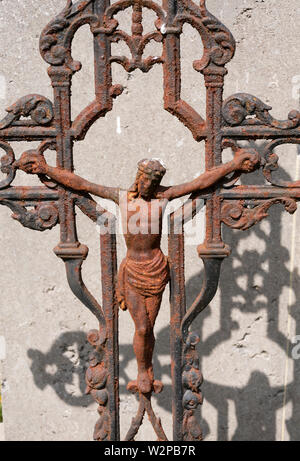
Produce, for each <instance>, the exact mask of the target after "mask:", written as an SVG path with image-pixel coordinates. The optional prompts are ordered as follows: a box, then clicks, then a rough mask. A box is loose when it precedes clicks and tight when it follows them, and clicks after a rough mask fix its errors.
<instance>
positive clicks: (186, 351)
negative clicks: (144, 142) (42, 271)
mask: <svg viewBox="0 0 300 461" xmlns="http://www.w3.org/2000/svg"><path fill="white" fill-rule="evenodd" d="M127 8H130V9H131V11H132V27H131V35H128V33H126V32H124V31H123V30H120V28H119V23H118V21H117V20H116V18H115V16H116V15H117V14H118V13H120V12H122V11H123V10H125V9H127ZM144 9H150V10H152V11H153V12H154V13H155V14H156V17H157V18H156V21H155V23H154V24H153V31H152V32H150V33H147V34H144V33H143V10H144ZM186 23H188V24H190V25H191V26H192V27H193V28H195V29H196V30H197V31H198V33H199V35H200V37H201V39H202V42H203V47H204V52H203V56H202V57H201V59H199V60H197V61H195V62H194V63H193V67H194V69H195V71H197V72H200V73H202V74H203V76H204V80H205V87H206V118H205V119H203V118H202V117H201V115H200V114H198V113H197V112H196V111H195V110H194V109H193V108H192V107H191V106H190V105H189V104H187V103H186V102H185V101H184V100H183V99H181V72H180V70H181V68H180V38H181V35H182V33H183V26H184V24H186ZM85 24H89V26H90V30H91V34H92V35H93V40H94V56H95V60H94V62H95V99H94V101H92V102H91V103H90V105H89V106H88V107H86V108H85V109H84V110H83V111H82V112H81V113H80V114H78V115H77V117H76V118H75V120H71V111H70V103H71V83H72V76H73V75H74V74H75V73H76V72H78V71H80V68H81V65H80V63H79V62H76V61H74V60H73V58H72V54H71V44H72V40H73V38H74V35H75V33H76V31H77V30H78V29H79V28H80V27H81V26H83V25H85ZM152 40H155V41H156V42H159V43H161V44H162V54H161V56H159V57H153V56H148V57H145V56H144V49H145V47H146V45H147V44H148V43H149V42H150V41H152ZM119 41H124V42H125V43H126V44H127V46H128V47H129V50H130V52H131V58H130V59H129V58H127V57H124V56H115V55H113V54H112V53H111V44H112V43H115V42H119ZM40 52H41V55H42V57H43V58H44V60H45V61H46V62H47V63H48V64H49V65H50V66H49V69H48V74H49V77H50V79H51V83H52V86H53V93H54V95H53V102H51V101H49V100H48V99H46V98H45V97H43V96H40V95H37V94H30V95H28V96H25V97H23V98H21V99H19V100H18V101H17V102H16V103H15V104H13V105H12V106H11V107H9V108H8V109H7V112H8V114H7V116H6V117H5V118H4V119H3V120H2V121H1V122H0V148H1V149H2V150H3V151H4V155H3V156H2V158H1V171H2V173H4V175H5V179H3V180H2V181H1V182H0V204H1V205H5V206H8V207H9V208H10V209H11V210H12V211H13V218H14V219H16V220H18V221H19V222H20V223H21V224H22V225H23V226H25V227H28V228H30V229H33V230H38V231H43V230H45V229H51V228H53V227H54V226H55V225H57V224H59V225H60V242H59V244H58V246H57V247H56V248H55V250H54V251H55V253H56V255H57V256H58V257H60V258H61V259H62V260H63V261H64V263H65V266H66V272H67V279H68V283H69V285H70V288H71V290H72V291H73V293H74V294H75V295H76V296H77V297H78V298H79V300H80V301H81V302H82V303H83V304H84V305H85V306H86V307H87V308H88V309H89V310H90V311H91V312H92V313H93V314H94V315H95V317H96V318H97V320H98V322H99V329H97V330H96V329H95V330H92V331H91V332H89V334H88V341H89V342H90V344H91V345H92V346H93V347H94V352H93V354H92V355H91V357H90V366H89V368H88V370H87V373H86V383H87V392H88V393H90V394H91V395H92V397H93V398H94V399H95V401H96V402H97V403H98V405H99V407H98V413H99V419H98V421H97V423H96V427H95V431H94V439H95V440H99V441H104V440H110V441H114V440H119V438H120V435H119V392H118V379H119V370H118V366H119V354H118V309H119V307H120V308H121V309H123V310H126V309H128V310H129V313H130V315H131V317H132V319H133V321H134V324H135V336H134V340H133V348H134V352H135V356H136V360H137V378H136V380H134V381H131V382H130V383H128V385H127V388H128V390H129V391H131V392H133V393H136V394H137V397H138V400H139V406H138V409H137V414H136V416H135V417H134V418H133V420H132V424H131V426H130V429H129V431H128V433H127V436H126V440H134V438H135V436H136V434H137V432H138V430H139V428H140V426H141V425H142V422H143V417H144V415H145V414H146V413H147V415H148V417H149V419H150V422H151V424H152V426H153V428H154V431H155V432H156V434H157V437H158V439H159V440H167V438H166V435H165V432H164V429H163V424H162V422H161V420H160V418H159V417H158V416H157V415H156V414H155V413H154V411H153V409H152V405H151V396H152V393H153V392H157V393H158V392H162V391H163V385H162V383H161V382H160V381H158V380H156V379H155V370H153V365H152V358H153V351H154V343H155V338H154V334H153V327H154V323H155V320H156V316H157V314H158V311H159V308H160V304H161V300H162V295H163V292H164V289H165V286H166V284H167V283H169V282H170V291H171V296H170V307H171V318H170V325H171V326H170V329H171V344H170V355H171V363H172V367H171V369H172V389H173V396H172V401H173V437H174V440H177V441H180V440H186V441H195V440H201V439H202V434H201V429H200V427H199V424H198V422H197V418H196V414H195V410H196V409H197V407H198V405H199V404H201V403H202V395H201V391H200V387H201V384H202V374H201V371H200V370H199V359H198V355H197V351H196V345H197V343H198V342H199V338H198V336H197V334H195V333H193V332H192V331H191V330H190V327H191V325H192V323H193V321H194V319H195V318H196V317H197V316H198V315H199V314H200V312H201V311H203V309H205V307H207V306H208V304H209V303H210V302H211V300H212V299H213V298H214V295H215V293H216V290H217V287H218V281H219V275H220V269H221V263H222V261H223V260H224V259H225V258H226V257H228V256H229V255H230V249H229V247H228V246H227V245H226V244H225V242H223V240H222V232H221V230H222V229H221V227H222V223H223V224H225V225H227V226H229V227H232V228H235V229H241V230H245V229H249V228H250V227H251V226H253V225H255V224H256V223H258V222H260V221H261V220H262V219H263V218H265V217H267V215H268V209H269V208H270V207H271V206H272V205H274V204H277V203H282V204H283V205H284V206H285V209H286V210H287V211H288V212H289V213H294V212H295V210H296V208H297V205H296V201H297V200H299V199H300V184H299V183H298V182H295V183H282V182H276V180H275V179H274V178H273V176H272V172H273V171H274V170H275V169H276V168H277V167H278V157H277V155H276V154H275V153H274V149H275V148H276V147H277V146H278V145H281V144H290V143H293V144H299V143H300V113H299V112H298V111H292V112H290V114H289V116H288V120H286V121H278V120H275V119H274V118H273V117H272V116H271V114H270V110H271V107H269V106H267V105H265V104H264V103H263V102H262V101H260V100H259V99H258V98H256V97H254V96H252V95H249V94H240V93H239V94H235V95H233V96H231V97H230V98H228V99H227V100H226V101H223V86H224V77H225V75H226V74H227V70H226V68H225V66H226V64H227V63H228V62H229V61H230V60H231V59H232V57H233V55H234V52H235V41H234V38H233V36H232V34H231V33H230V31H229V30H228V29H227V28H226V27H225V26H224V25H223V24H222V23H221V22H220V21H219V20H218V19H216V18H215V17H214V16H213V15H212V14H211V13H209V11H208V10H207V8H206V5H205V0H201V1H200V4H199V5H198V4H196V3H194V2H193V1H191V0H178V1H176V0H163V2H162V6H161V5H160V4H158V3H156V2H154V1H151V0H119V1H116V2H112V4H110V2H109V0H89V1H79V2H76V3H75V2H74V3H73V2H72V1H71V0H68V1H67V4H66V7H65V8H64V10H63V11H62V12H61V13H60V14H59V15H58V16H57V17H56V18H55V19H54V20H53V21H51V22H50V23H49V24H48V25H47V26H46V28H45V29H44V30H43V32H42V35H41V39H40ZM112 63H118V64H120V65H121V66H123V67H124V68H125V70H126V71H127V72H133V71H134V70H135V69H140V70H141V71H142V72H148V71H149V70H151V68H152V67H153V66H154V65H156V64H159V65H162V66H163V80H164V81H163V85H164V108H165V109H166V110H167V111H169V112H170V113H171V114H172V115H174V116H176V117H177V118H178V119H179V120H180V121H181V122H182V123H183V124H184V125H185V126H186V128H187V129H188V130H190V132H191V133H192V135H193V137H194V139H195V141H196V142H201V141H204V142H205V152H206V154H205V155H206V157H205V158H206V162H205V166H206V170H205V172H204V173H203V174H202V175H201V176H199V177H198V178H196V179H194V180H193V181H190V182H188V183H186V184H181V185H178V186H172V187H168V186H162V185H161V180H162V178H163V176H164V174H165V171H166V170H165V167H164V165H163V164H162V163H161V162H160V161H159V160H157V159H143V160H141V161H140V162H139V164H138V171H137V174H136V178H135V181H134V183H133V185H132V187H131V188H130V189H129V190H122V189H121V188H110V187H106V186H105V185H102V178H99V183H100V184H101V185H100V184H93V183H91V182H89V181H88V180H86V179H83V178H80V177H79V176H76V175H75V174H74V173H73V143H74V142H75V141H81V140H83V139H84V137H85V135H86V133H87V131H88V130H89V128H90V127H91V126H92V125H93V124H94V123H95V122H96V121H97V119H99V118H100V117H104V116H105V115H106V114H107V112H108V111H110V110H112V108H113V100H114V98H116V97H119V96H121V94H122V91H123V88H122V86H121V85H119V84H113V83H112V75H111V65H112ZM21 117H23V118H22V119H21ZM258 139H269V140H270V142H269V143H268V144H267V145H266V147H265V150H264V152H263V155H261V154H259V153H258V151H257V150H256V149H255V148H251V149H250V148H247V149H246V148H243V147H241V146H240V145H239V141H240V140H258ZM22 140H27V141H41V143H40V146H39V147H38V148H37V149H36V150H30V151H27V152H24V153H23V154H22V155H21V156H20V157H19V158H18V159H16V158H15V154H14V151H13V150H12V148H11V146H10V144H9V142H10V141H22ZM228 147H230V148H231V149H232V151H233V154H234V155H233V159H232V160H231V161H229V162H227V163H223V162H222V151H223V150H224V149H225V148H228ZM48 149H51V150H54V151H56V166H55V167H53V166H49V165H48V164H47V163H46V161H45V158H44V152H45V151H46V150H48ZM18 169H21V170H23V171H25V172H27V173H29V174H36V175H38V177H39V179H40V181H41V186H39V187H18V186H13V185H12V184H13V180H14V178H15V176H16V174H17V171H18ZM255 169H257V170H260V171H261V172H262V174H263V175H264V177H265V179H266V181H267V183H269V184H268V185H263V186H240V185H236V183H237V181H238V179H239V178H240V176H241V175H242V174H246V173H249V172H251V171H254V170H255ZM93 195H94V196H100V197H103V198H106V199H110V200H112V201H114V202H115V203H117V204H118V205H119V207H120V210H121V215H122V224H123V232H124V237H125V241H126V245H127V255H126V258H125V259H124V261H123V262H122V263H121V265H120V268H119V271H117V254H116V238H115V217H114V216H113V215H111V214H110V213H108V212H107V210H105V209H103V208H101V207H99V206H98V205H97V203H96V201H95V200H94V199H93V198H92V196H93ZM182 196H189V198H190V199H191V200H190V201H188V202H187V203H186V205H183V206H182V207H181V208H180V209H179V210H177V211H176V212H175V213H173V214H172V215H171V216H170V219H169V254H168V257H166V256H164V255H163V253H162V251H161V249H160V240H161V223H162V217H163V214H164V211H165V208H166V205H167V203H168V202H169V201H170V200H173V199H175V198H178V197H182ZM199 198H202V199H204V200H205V203H206V237H205V241H204V243H203V244H201V245H200V246H199V247H198V253H199V257H200V258H201V259H202V260H203V263H204V270H205V278H204V282H203V286H202V288H201V291H200V293H199V295H198V296H197V298H196V299H195V301H194V303H193V304H192V306H186V300H185V270H184V223H185V221H186V220H188V219H192V218H193V217H194V216H195V214H196V213H197V207H196V206H195V203H196V201H197V199H199ZM76 207H79V208H80V209H81V210H82V211H83V212H84V213H85V214H86V215H87V216H88V217H89V218H90V219H91V220H93V221H97V222H99V223H100V224H101V226H102V228H103V232H101V237H100V239H101V269H102V271H101V272H102V288H103V296H102V303H101V305H100V304H99V303H98V301H97V300H96V299H95V298H94V297H93V295H92V294H91V293H90V292H89V291H88V290H87V288H86V286H85V284H84V282H83V280H82V276H81V268H82V264H83V262H84V260H85V259H86V257H87V254H88V248H87V247H86V246H85V245H84V244H81V243H80V242H79V241H78V238H77V232H76V215H75V208H76ZM137 214H138V220H137V219H135V220H134V222H135V225H136V224H137V221H138V229H139V230H138V232H136V227H135V228H134V229H133V228H132V227H131V225H132V219H131V218H132V217H135V218H136V215H137Z"/></svg>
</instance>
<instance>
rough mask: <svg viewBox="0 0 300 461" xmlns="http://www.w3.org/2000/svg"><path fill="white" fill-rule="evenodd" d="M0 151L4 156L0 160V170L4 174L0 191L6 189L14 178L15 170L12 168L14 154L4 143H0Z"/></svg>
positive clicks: (0, 183)
mask: <svg viewBox="0 0 300 461" xmlns="http://www.w3.org/2000/svg"><path fill="white" fill-rule="evenodd" d="M0 149H3V150H4V152H5V155H3V156H2V157H1V159H0V170H1V172H2V173H3V174H6V178H5V179H3V180H2V181H0V190H1V189H5V188H6V187H8V186H9V185H10V184H11V183H12V182H13V180H14V179H15V176H16V169H15V167H14V162H15V154H14V151H13V149H12V147H11V146H10V145H9V144H8V143H7V142H4V141H0Z"/></svg>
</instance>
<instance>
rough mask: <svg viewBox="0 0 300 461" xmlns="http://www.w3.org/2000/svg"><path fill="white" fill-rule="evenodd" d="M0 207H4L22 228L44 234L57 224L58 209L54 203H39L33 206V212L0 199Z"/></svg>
mask: <svg viewBox="0 0 300 461" xmlns="http://www.w3.org/2000/svg"><path fill="white" fill-rule="evenodd" d="M0 205H5V206H7V207H8V208H10V209H11V210H12V212H13V214H12V218H13V219H15V220H16V221H19V223H21V224H22V226H24V227H27V228H29V229H32V230H35V231H40V232H44V231H45V230H50V229H52V228H53V227H54V226H56V224H57V223H58V220H59V218H58V209H57V206H56V205H55V203H52V202H49V203H41V204H38V205H35V206H34V208H33V210H31V209H29V210H28V209H27V208H26V207H25V206H22V205H21V204H20V203H17V202H12V201H9V200H5V199H0Z"/></svg>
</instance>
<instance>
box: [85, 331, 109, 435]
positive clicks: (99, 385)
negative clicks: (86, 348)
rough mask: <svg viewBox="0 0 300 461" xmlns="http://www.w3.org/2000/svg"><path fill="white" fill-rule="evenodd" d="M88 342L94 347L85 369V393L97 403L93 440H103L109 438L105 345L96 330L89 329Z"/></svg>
mask: <svg viewBox="0 0 300 461" xmlns="http://www.w3.org/2000/svg"><path fill="white" fill-rule="evenodd" d="M87 339H88V342H89V343H90V344H91V345H92V346H93V347H94V351H93V352H91V355H90V360H89V368H88V369H87V371H86V376H85V379H86V384H87V387H86V394H90V395H91V396H92V397H93V399H94V400H95V401H96V402H97V404H98V414H99V419H98V421H97V422H96V426H95V430H94V440H96V441H101V442H104V441H106V440H109V433H110V415H109V408H108V392H107V390H106V383H107V379H108V374H109V372H108V369H107V365H106V359H105V357H106V353H105V346H104V345H103V344H101V341H100V334H99V331H98V330H91V331H90V332H89V333H88V336H87Z"/></svg>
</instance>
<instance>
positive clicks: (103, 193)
mask: <svg viewBox="0 0 300 461" xmlns="http://www.w3.org/2000/svg"><path fill="white" fill-rule="evenodd" d="M15 166H16V167H17V168H19V169H20V170H23V171H25V172H26V173H29V174H43V175H46V176H48V177H49V178H51V179H53V180H54V181H56V182H57V183H59V184H62V185H63V186H65V187H68V188H70V189H74V190H76V191H84V192H89V193H90V194H93V195H97V196H98V197H102V198H106V199H109V200H113V201H114V202H116V203H118V202H119V189H118V188H117V187H105V186H101V185H99V184H94V183H92V182H89V181H87V180H86V179H83V178H81V177H80V176H77V175H76V174H74V173H72V172H71V171H68V170H65V169H63V168H57V167H52V166H50V165H48V164H47V163H46V161H45V159H44V157H43V156H42V155H39V154H32V153H26V152H25V153H24V154H22V156H21V158H20V160H18V161H17V162H15Z"/></svg>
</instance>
